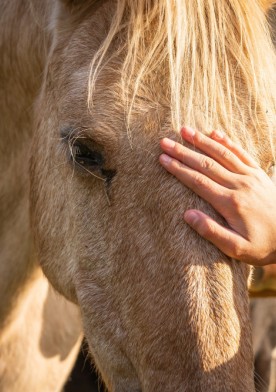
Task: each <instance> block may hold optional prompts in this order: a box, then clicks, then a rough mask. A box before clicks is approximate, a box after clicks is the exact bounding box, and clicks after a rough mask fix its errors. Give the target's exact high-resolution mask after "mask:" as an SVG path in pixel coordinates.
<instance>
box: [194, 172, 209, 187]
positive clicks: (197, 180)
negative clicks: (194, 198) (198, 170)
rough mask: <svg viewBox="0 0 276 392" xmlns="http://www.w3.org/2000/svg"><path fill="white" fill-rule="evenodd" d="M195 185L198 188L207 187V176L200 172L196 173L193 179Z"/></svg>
mask: <svg viewBox="0 0 276 392" xmlns="http://www.w3.org/2000/svg"><path fill="white" fill-rule="evenodd" d="M193 183H194V187H195V188H196V189H198V188H206V185H207V184H206V183H207V181H206V178H205V177H204V176H202V175H200V174H196V175H195V176H194V179H193Z"/></svg>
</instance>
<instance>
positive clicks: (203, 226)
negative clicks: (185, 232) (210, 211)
mask: <svg viewBox="0 0 276 392" xmlns="http://www.w3.org/2000/svg"><path fill="white" fill-rule="evenodd" d="M184 220H185V221H186V223H188V225H189V226H191V227H192V229H194V230H195V231H196V232H197V233H198V234H199V235H200V236H201V237H203V238H205V239H206V240H208V241H210V242H211V243H212V244H214V245H215V246H216V247H217V248H218V249H220V250H221V251H222V252H223V253H224V254H226V255H227V256H229V257H233V258H235V259H237V260H243V259H244V256H245V253H246V247H247V243H246V240H245V239H244V238H243V237H241V236H240V235H238V234H237V233H235V232H234V231H232V230H230V229H227V228H226V227H223V226H221V225H220V224H218V223H217V222H216V221H215V220H213V219H212V218H210V217H209V216H208V215H206V214H204V213H203V212H201V211H197V210H188V211H186V212H185V214H184Z"/></svg>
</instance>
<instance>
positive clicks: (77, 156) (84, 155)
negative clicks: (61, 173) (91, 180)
mask: <svg viewBox="0 0 276 392" xmlns="http://www.w3.org/2000/svg"><path fill="white" fill-rule="evenodd" d="M71 156H72V160H73V161H74V162H75V163H78V164H79V165H81V166H84V167H90V168H96V167H97V168H99V167H102V166H103V164H104V159H103V156H102V154H101V153H100V152H98V151H94V150H91V149H90V148H89V147H88V146H86V145H85V144H82V143H75V144H74V145H73V146H72V147H71Z"/></svg>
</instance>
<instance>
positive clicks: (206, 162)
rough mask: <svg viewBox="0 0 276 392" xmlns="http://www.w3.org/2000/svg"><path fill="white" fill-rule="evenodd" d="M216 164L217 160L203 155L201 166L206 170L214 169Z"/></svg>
mask: <svg viewBox="0 0 276 392" xmlns="http://www.w3.org/2000/svg"><path fill="white" fill-rule="evenodd" d="M214 164H215V162H214V161H213V160H212V159H210V158H207V157H203V158H201V160H200V166H201V167H202V168H203V169H204V170H212V169H213V168H214Z"/></svg>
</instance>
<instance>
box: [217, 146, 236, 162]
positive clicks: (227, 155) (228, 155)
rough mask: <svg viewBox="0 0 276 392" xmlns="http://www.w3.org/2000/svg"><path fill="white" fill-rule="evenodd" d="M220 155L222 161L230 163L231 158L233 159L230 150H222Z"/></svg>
mask: <svg viewBox="0 0 276 392" xmlns="http://www.w3.org/2000/svg"><path fill="white" fill-rule="evenodd" d="M220 155H221V157H222V158H223V159H224V160H227V161H231V160H232V157H233V153H232V152H231V151H230V150H228V149H227V148H222V149H221V152H220Z"/></svg>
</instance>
